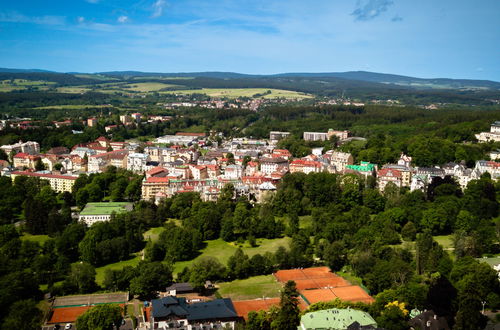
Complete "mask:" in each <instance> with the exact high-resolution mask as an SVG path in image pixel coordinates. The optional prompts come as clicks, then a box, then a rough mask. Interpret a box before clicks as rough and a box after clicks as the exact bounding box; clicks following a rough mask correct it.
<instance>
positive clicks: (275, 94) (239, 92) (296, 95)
mask: <svg viewBox="0 0 500 330" xmlns="http://www.w3.org/2000/svg"><path fill="white" fill-rule="evenodd" d="M267 91H271V93H270V94H265V93H266V92H267ZM164 93H167V94H177V95H179V94H180V95H189V94H206V95H208V96H211V97H222V98H223V97H226V98H238V97H254V95H256V94H263V95H262V96H261V97H263V98H266V99H274V98H285V99H305V98H311V97H312V96H311V95H309V94H305V93H300V92H295V91H288V90H283V89H269V88H202V89H191V90H177V91H168V92H164ZM264 94H265V95H264ZM259 98H260V97H259Z"/></svg>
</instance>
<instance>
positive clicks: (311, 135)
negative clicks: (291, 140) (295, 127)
mask: <svg viewBox="0 0 500 330" xmlns="http://www.w3.org/2000/svg"><path fill="white" fill-rule="evenodd" d="M303 137H304V140H305V141H326V140H328V133H321V132H304V136H303Z"/></svg>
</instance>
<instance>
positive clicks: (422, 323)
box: [409, 310, 450, 330]
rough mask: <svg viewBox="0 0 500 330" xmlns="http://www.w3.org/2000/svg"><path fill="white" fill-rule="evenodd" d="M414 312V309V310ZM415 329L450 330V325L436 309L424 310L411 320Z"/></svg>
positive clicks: (411, 325)
mask: <svg viewBox="0 0 500 330" xmlns="http://www.w3.org/2000/svg"><path fill="white" fill-rule="evenodd" d="M412 312H413V311H412ZM409 324H410V327H411V328H410V329H413V330H449V329H450V326H449V325H448V321H446V318H445V317H442V316H437V315H436V313H434V311H432V310H430V311H424V312H423V313H421V314H419V315H417V316H415V317H414V318H412V319H411V320H410V321H409Z"/></svg>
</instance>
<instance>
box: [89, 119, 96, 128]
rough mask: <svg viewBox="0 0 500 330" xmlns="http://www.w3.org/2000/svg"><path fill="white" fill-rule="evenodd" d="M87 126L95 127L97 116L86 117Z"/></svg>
mask: <svg viewBox="0 0 500 330" xmlns="http://www.w3.org/2000/svg"><path fill="white" fill-rule="evenodd" d="M87 126H88V127H96V126H97V118H88V119H87Z"/></svg>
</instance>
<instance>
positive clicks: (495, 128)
mask: <svg viewBox="0 0 500 330" xmlns="http://www.w3.org/2000/svg"><path fill="white" fill-rule="evenodd" d="M476 139H477V140H478V141H479V142H490V141H492V142H498V141H500V121H496V122H494V123H493V124H491V127H490V131H489V132H481V133H479V134H476Z"/></svg>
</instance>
